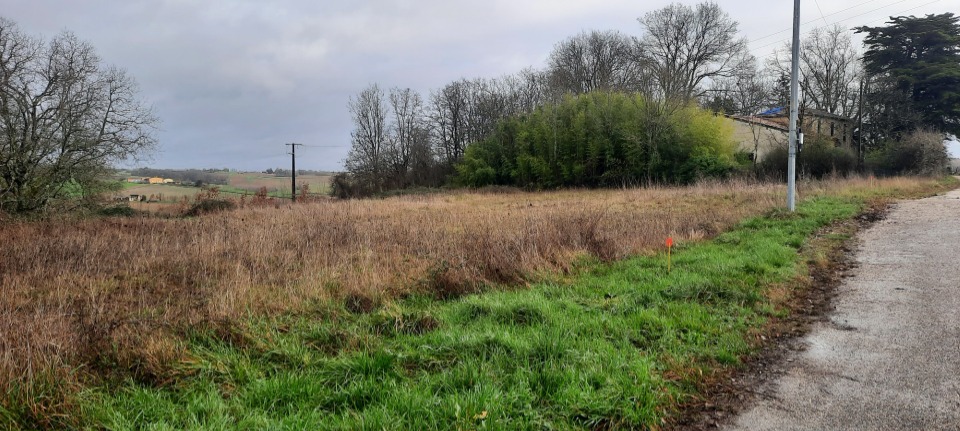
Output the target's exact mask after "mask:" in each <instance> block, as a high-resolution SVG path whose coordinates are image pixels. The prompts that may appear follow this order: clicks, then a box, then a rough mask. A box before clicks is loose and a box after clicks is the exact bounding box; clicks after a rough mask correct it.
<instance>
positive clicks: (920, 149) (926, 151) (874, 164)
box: [866, 130, 949, 176]
mask: <svg viewBox="0 0 960 431" xmlns="http://www.w3.org/2000/svg"><path fill="white" fill-rule="evenodd" d="M866 162H867V166H868V167H869V168H870V169H871V170H873V171H874V172H877V173H879V174H884V175H897V174H911V175H931V176H933V175H943V174H944V173H945V172H946V171H947V166H948V164H949V156H948V155H947V148H946V146H944V144H943V135H942V134H940V133H936V132H933V131H930V130H914V131H913V132H911V133H910V134H908V135H906V136H904V137H903V138H902V139H901V140H899V141H894V140H888V141H886V142H884V143H883V146H882V147H880V148H878V149H876V150H874V151H871V152H870V153H869V154H868V155H867V157H866Z"/></svg>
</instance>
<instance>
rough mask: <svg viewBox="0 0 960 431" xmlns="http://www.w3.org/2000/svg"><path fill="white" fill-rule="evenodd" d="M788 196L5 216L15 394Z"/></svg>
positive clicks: (811, 192)
mask: <svg viewBox="0 0 960 431" xmlns="http://www.w3.org/2000/svg"><path fill="white" fill-rule="evenodd" d="M250 184H251V186H253V182H252V180H251V182H250ZM929 184H930V181H929V180H920V179H888V180H875V179H854V180H836V181H828V182H817V183H805V184H803V185H802V188H801V190H800V195H801V196H802V197H812V196H817V195H837V194H856V193H865V192H866V191H868V190H874V189H877V188H883V189H896V190H902V191H906V192H909V191H911V190H922V189H924V188H925V187H926V188H929ZM783 201H784V187H783V186H782V185H772V184H763V183H746V182H733V183H703V184H699V185H697V186H694V187H686V188H644V189H623V190H603V191H587V190H582V191H577V190H574V191H557V192H546V193H523V192H503V193H468V192H456V193H450V194H440V195H430V196H405V197H395V198H389V199H383V200H350V201H321V202H312V203H304V204H298V205H287V206H282V207H275V206H272V205H271V206H261V207H256V206H252V205H247V206H246V207H245V208H242V209H238V210H236V211H232V212H225V213H218V214H211V215H206V216H201V217H195V218H153V217H142V218H140V217H134V218H101V219H87V220H76V221H48V222H10V223H6V224H2V225H0V237H2V238H3V244H4V245H3V247H2V249H0V291H2V292H3V293H4V294H3V295H2V297H0V396H2V397H3V398H0V403H2V404H3V406H5V408H8V409H10V408H20V409H23V408H28V409H36V411H35V412H33V413H31V414H28V415H27V416H31V417H50V418H56V417H57V416H56V415H58V414H66V412H70V411H71V409H72V408H74V407H75V405H74V403H76V402H77V401H76V397H77V394H79V393H81V392H80V391H79V388H81V387H83V386H84V385H86V384H87V383H88V380H89V379H90V378H91V376H101V377H102V376H110V375H112V374H116V373H119V374H120V375H133V376H135V377H136V378H137V379H139V380H142V381H153V382H157V383H158V384H161V383H162V382H165V381H168V380H169V379H170V378H172V374H171V373H174V369H175V367H173V366H172V365H173V364H177V363H182V362H183V361H189V360H190V359H189V358H190V352H189V351H188V349H187V348H186V347H185V343H184V341H183V339H182V337H183V334H184V333H185V332H186V330H187V329H188V328H193V329H196V328H207V329H209V330H211V331H215V332H217V333H220V334H221V335H222V336H223V337H226V338H228V339H229V338H230V337H231V336H232V335H231V334H236V333H237V331H238V329H237V327H238V326H240V325H242V324H243V323H242V322H243V321H244V319H247V318H249V317H250V316H258V315H277V314H283V313H310V312H311V310H313V309H316V307H321V306H322V304H327V303H341V304H342V303H346V304H347V307H348V308H351V309H357V310H361V311H362V310H363V309H368V308H371V307H374V306H376V305H377V304H385V303H389V302H391V301H393V300H395V299H396V298H402V297H404V296H406V295H408V294H411V293H418V294H425V295H430V296H434V297H438V298H449V297H457V296H460V295H463V294H465V293H469V292H474V291H478V290H481V289H485V288H491V287H493V286H496V285H518V284H521V285H522V284H524V283H527V282H530V281H534V280H542V279H544V278H551V277H563V274H566V273H570V271H573V270H575V268H576V266H577V264H578V262H582V261H583V260H584V259H599V260H602V261H612V260H616V259H620V258H623V257H626V256H630V255H637V254H649V253H653V252H655V251H657V250H659V249H660V248H661V247H662V243H663V241H664V239H665V238H666V237H667V236H672V237H673V239H674V241H676V242H678V243H684V242H690V241H697V240H701V239H704V238H708V237H711V236H713V235H715V234H717V233H718V232H721V231H723V230H725V229H728V228H729V227H731V226H732V225H734V224H735V223H737V222H739V221H741V220H743V219H744V218H747V217H751V216H756V215H759V214H762V213H765V212H768V211H770V210H771V209H774V208H777V207H781V206H782V205H783ZM11 406H12V407H11ZM40 425H42V424H40Z"/></svg>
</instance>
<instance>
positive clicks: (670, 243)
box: [667, 236, 673, 274]
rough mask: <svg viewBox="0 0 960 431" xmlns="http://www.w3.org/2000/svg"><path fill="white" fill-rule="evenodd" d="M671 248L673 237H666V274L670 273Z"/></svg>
mask: <svg viewBox="0 0 960 431" xmlns="http://www.w3.org/2000/svg"><path fill="white" fill-rule="evenodd" d="M672 248H673V237H669V236H668V237H667V274H669V273H670V249H672Z"/></svg>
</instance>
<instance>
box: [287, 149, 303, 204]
mask: <svg viewBox="0 0 960 431" xmlns="http://www.w3.org/2000/svg"><path fill="white" fill-rule="evenodd" d="M284 145H289V146H290V200H291V201H293V202H297V145H300V146H303V144H284Z"/></svg>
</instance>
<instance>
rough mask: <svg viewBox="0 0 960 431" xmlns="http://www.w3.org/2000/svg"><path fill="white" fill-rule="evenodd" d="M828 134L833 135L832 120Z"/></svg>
mask: <svg viewBox="0 0 960 431" xmlns="http://www.w3.org/2000/svg"><path fill="white" fill-rule="evenodd" d="M830 136H833V121H831V122H830Z"/></svg>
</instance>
